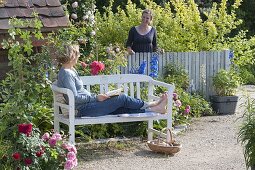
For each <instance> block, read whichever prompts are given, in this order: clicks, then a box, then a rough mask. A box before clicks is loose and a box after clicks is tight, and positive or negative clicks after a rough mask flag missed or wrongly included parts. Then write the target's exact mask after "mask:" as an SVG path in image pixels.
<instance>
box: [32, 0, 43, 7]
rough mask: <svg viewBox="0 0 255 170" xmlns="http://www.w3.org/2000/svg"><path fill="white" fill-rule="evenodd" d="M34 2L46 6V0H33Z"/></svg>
mask: <svg viewBox="0 0 255 170" xmlns="http://www.w3.org/2000/svg"><path fill="white" fill-rule="evenodd" d="M32 2H33V4H34V5H36V6H41V7H44V6H46V2H45V0H32Z"/></svg>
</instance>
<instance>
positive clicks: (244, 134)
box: [238, 96, 255, 168]
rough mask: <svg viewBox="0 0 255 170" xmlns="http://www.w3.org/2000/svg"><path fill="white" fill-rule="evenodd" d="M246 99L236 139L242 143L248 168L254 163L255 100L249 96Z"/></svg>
mask: <svg viewBox="0 0 255 170" xmlns="http://www.w3.org/2000/svg"><path fill="white" fill-rule="evenodd" d="M246 99H247V102H245V103H243V105H244V106H245V110H244V114H243V122H242V124H241V127H240V129H239V133H238V139H239V141H240V142H241V143H242V145H244V157H245V162H246V166H247V168H248V167H252V166H254V165H255V135H254V133H255V115H254V113H255V107H254V106H255V101H254V99H251V98H250V97H249V96H247V98H246Z"/></svg>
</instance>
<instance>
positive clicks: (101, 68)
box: [99, 62, 105, 71]
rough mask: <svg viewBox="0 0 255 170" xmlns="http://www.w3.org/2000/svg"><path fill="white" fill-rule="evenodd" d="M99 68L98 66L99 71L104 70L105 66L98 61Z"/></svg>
mask: <svg viewBox="0 0 255 170" xmlns="http://www.w3.org/2000/svg"><path fill="white" fill-rule="evenodd" d="M99 68H100V71H102V70H104V68H105V66H104V64H103V63H101V62H99Z"/></svg>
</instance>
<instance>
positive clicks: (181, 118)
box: [173, 93, 191, 125]
mask: <svg viewBox="0 0 255 170" xmlns="http://www.w3.org/2000/svg"><path fill="white" fill-rule="evenodd" d="M173 111H174V112H173V119H174V120H173V121H174V124H175V125H176V124H186V123H187V122H188V120H189V119H190V116H189V114H190V112H191V107H190V105H183V103H182V102H181V100H180V97H179V95H178V94H177V93H173Z"/></svg>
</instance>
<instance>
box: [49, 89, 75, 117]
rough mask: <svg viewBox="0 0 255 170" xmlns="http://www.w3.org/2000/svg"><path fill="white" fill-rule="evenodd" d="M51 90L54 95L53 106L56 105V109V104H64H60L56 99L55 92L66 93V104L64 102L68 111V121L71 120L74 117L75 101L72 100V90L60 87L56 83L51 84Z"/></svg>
mask: <svg viewBox="0 0 255 170" xmlns="http://www.w3.org/2000/svg"><path fill="white" fill-rule="evenodd" d="M51 90H52V92H53V95H54V107H57V108H56V109H58V106H61V105H63V106H64V105H65V104H61V103H59V102H58V101H57V94H58V93H61V94H66V95H67V97H68V104H66V105H65V106H67V107H65V108H66V109H68V112H69V119H70V121H71V120H73V121H74V118H75V101H74V95H73V92H72V91H71V90H70V89H67V88H60V87H58V86H57V85H56V84H52V85H51Z"/></svg>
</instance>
